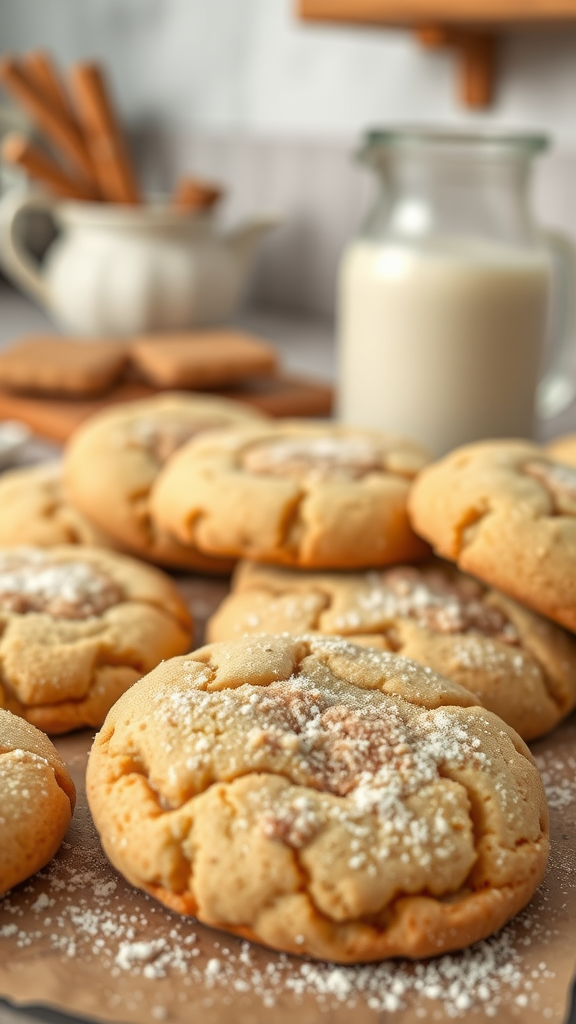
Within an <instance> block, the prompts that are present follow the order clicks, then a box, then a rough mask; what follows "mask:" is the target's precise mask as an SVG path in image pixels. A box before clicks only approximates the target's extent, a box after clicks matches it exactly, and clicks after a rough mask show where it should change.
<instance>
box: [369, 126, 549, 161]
mask: <svg viewBox="0 0 576 1024" xmlns="http://www.w3.org/2000/svg"><path fill="white" fill-rule="evenodd" d="M549 144H550V139H549V137H548V136H547V135H545V134H544V133H543V132H521V131H519V132H501V133H500V132H481V131H480V132H475V131H466V130H463V131H459V130H458V129H457V128H426V127H416V126H415V127H398V128H371V129H369V130H368V131H366V132H365V134H364V137H363V140H362V145H361V149H360V155H361V156H362V155H364V154H365V153H367V152H370V150H372V149H373V148H374V149H377V148H380V147H384V146H388V147H390V148H396V149H402V150H410V149H416V148H419V147H420V146H422V145H423V146H426V147H427V148H428V147H429V148H436V149H437V150H438V151H440V152H441V151H442V150H443V149H446V150H449V149H452V150H454V149H459V150H470V151H473V152H476V153H477V152H478V150H482V151H483V152H484V153H486V154H487V155H488V154H491V155H494V156H496V155H499V154H504V153H508V154H511V153H512V152H515V153H516V154H517V155H519V156H533V155H535V154H536V153H541V152H543V151H544V150H545V149H547V148H548V146H549Z"/></svg>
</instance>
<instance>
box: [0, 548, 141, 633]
mask: <svg viewBox="0 0 576 1024" xmlns="http://www.w3.org/2000/svg"><path fill="white" fill-rule="evenodd" d="M121 600H122V593H121V590H120V588H119V587H118V586H117V584H116V583H115V582H114V581H113V580H112V579H110V577H109V576H107V575H106V573H104V572H102V570H100V569H98V568H96V566H94V565H91V564H90V563H89V562H83V561H82V560H81V559H74V561H66V562H58V561H56V560H55V559H54V558H53V557H51V556H50V553H49V552H44V551H40V550H38V549H35V548H15V549H13V550H6V551H3V552H1V553H0V612H1V611H2V610H5V611H8V612H14V613H16V614H18V615H25V614H27V613H30V612H43V613H44V614H46V615H50V616H51V617H52V618H59V619H60V618H61V619H87V618H89V617H91V616H93V615H100V614H101V613H102V612H103V611H105V610H106V609H107V608H109V607H111V606H112V605H113V604H117V603H118V602H119V601H121Z"/></svg>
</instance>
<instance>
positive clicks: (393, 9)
mask: <svg viewBox="0 0 576 1024" xmlns="http://www.w3.org/2000/svg"><path fill="white" fill-rule="evenodd" d="M299 3H300V15H301V17H303V18H308V19H310V20H312V21H344V22H355V23H356V24H368V25H397V26H404V27H406V26H412V27H414V26H416V25H422V24H434V25H438V24H439V25H465V26H478V27H482V28H484V29H486V28H487V27H489V26H492V27H495V28H501V27H502V26H505V25H518V24H519V23H522V24H525V25H526V24H535V25H538V24H542V23H554V22H568V21H576V0H299Z"/></svg>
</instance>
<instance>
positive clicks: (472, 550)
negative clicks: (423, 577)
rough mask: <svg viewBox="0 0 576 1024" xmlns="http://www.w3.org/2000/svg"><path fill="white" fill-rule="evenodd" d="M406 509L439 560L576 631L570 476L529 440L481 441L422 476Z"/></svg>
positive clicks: (575, 517)
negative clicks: (454, 565) (454, 566)
mask: <svg viewBox="0 0 576 1024" xmlns="http://www.w3.org/2000/svg"><path fill="white" fill-rule="evenodd" d="M409 509H410V516H411V520H412V524H413V526H414V529H415V530H416V531H417V532H418V533H419V534H421V536H422V537H425V538H426V540H429V541H430V543H431V544H432V545H433V547H434V548H435V550H436V551H437V553H438V554H439V555H443V556H444V558H448V559H451V560H452V561H454V562H456V563H457V564H458V566H459V567H460V568H461V569H463V570H464V571H465V572H470V573H472V575H473V576H477V577H478V578H479V579H481V580H483V581H484V582H485V583H488V584H490V586H493V587H496V588H497V589H498V590H503V591H504V593H506V594H508V595H509V596H510V597H514V598H516V600H518V601H520V602H521V603H522V604H526V605H528V606H529V607H530V608H533V609H534V610H535V611H537V612H540V613H541V614H542V615H546V616H547V617H548V618H550V619H554V621H555V622H558V623H560V625H562V626H567V628H568V629H571V630H576V470H574V469H570V467H568V466H564V465H562V464H560V463H558V462H554V461H553V460H552V459H551V458H550V457H549V456H548V455H547V453H546V451H545V450H544V449H543V448H540V447H538V445H535V444H531V443H530V442H528V441H481V442H479V443H476V444H471V445H465V446H464V447H462V448H457V449H456V450H455V451H453V452H451V453H450V454H449V455H447V456H446V457H445V458H444V459H441V460H440V461H439V462H435V463H434V464H433V465H431V466H429V467H428V468H427V469H425V470H424V472H423V473H422V474H421V476H420V477H419V478H418V480H417V481H416V482H415V484H414V487H413V488H412V491H411V494H410V498H409Z"/></svg>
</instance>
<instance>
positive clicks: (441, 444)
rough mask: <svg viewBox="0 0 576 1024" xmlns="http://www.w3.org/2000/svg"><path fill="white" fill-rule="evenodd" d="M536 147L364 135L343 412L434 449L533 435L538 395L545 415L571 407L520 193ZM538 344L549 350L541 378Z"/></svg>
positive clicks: (409, 133) (539, 251) (342, 315)
mask: <svg viewBox="0 0 576 1024" xmlns="http://www.w3.org/2000/svg"><path fill="white" fill-rule="evenodd" d="M545 145H546V139H544V138H543V137H542V136H534V135H518V136H516V135H514V136H495V135H471V134H461V133H458V132H435V131H413V130H408V129H406V130H396V129H395V130H392V131H381V132H371V133H369V134H368V136H367V139H366V141H365V144H364V147H363V149H362V151H361V153H360V156H361V158H362V159H363V160H364V162H365V163H367V164H368V165H369V166H370V168H371V169H372V170H373V171H375V173H376V176H377V180H378V182H379V186H380V187H379V190H378V192H377V195H376V200H375V203H374V205H373V207H372V209H371V211H370V213H369V216H368V218H367V220H366V223H365V224H364V225H363V227H362V230H361V231H360V233H359V235H358V237H356V238H354V239H353V240H352V241H351V242H350V243H349V245H348V246H347V247H346V249H345V251H344V253H343V256H342V259H341V263H340V269H339V276H338V289H337V321H338V394H337V403H338V415H339V417H340V418H341V419H342V420H344V421H346V422H349V423H351V424H358V425H359V426H365V427H373V428H378V429H382V430H387V431H393V432H396V433H401V434H404V435H407V436H409V437H412V438H414V439H415V440H416V441H420V442H421V443H422V444H424V445H426V446H427V447H428V448H429V449H430V450H431V452H432V453H433V454H434V455H441V454H443V453H444V452H446V451H448V450H449V449H451V448H453V447H456V446H457V445H460V444H465V443H467V442H470V441H474V440H480V439H482V438H488V437H532V436H533V435H534V429H535V418H536V406H537V401H536V396H537V394H538V399H539V400H540V399H541V398H542V395H544V397H545V398H547V402H546V403H545V404H546V408H547V410H548V412H549V413H556V412H559V411H561V407H562V405H565V404H567V401H568V400H569V398H570V396H571V395H572V394H573V392H574V388H573V382H571V381H569V382H566V381H565V380H564V378H563V377H562V374H563V373H565V371H564V369H563V367H565V366H566V360H565V359H564V355H565V354H566V344H567V342H568V341H569V340H570V339H568V338H564V339H562V338H561V337H560V332H558V334H559V337H558V338H557V339H556V342H555V343H554V344H553V345H548V344H546V345H545V342H547V335H548V333H549V332H548V324H549V319H550V318H549V308H550V296H551V293H552V292H551V282H552V259H551V251H550V246H549V244H548V242H547V241H546V240H545V238H544V234H543V232H542V230H541V229H540V228H539V226H538V225H537V224H536V223H535V222H534V220H533V218H532V214H531V209H530V202H529V192H528V186H529V180H530V167H531V162H532V158H533V157H534V155H535V154H536V153H538V152H539V151H541V150H542V149H543V148H544V147H545ZM562 244H563V246H564V248H566V247H567V243H565V242H563V243H562ZM556 319H557V321H558V323H560V322H561V319H562V318H561V317H557V318H556ZM559 341H563V343H564V344H563V348H561V347H560V346H559V345H558V344H557V342H559ZM557 348H558V349H560V351H558V352H556V349H557ZM545 350H546V352H550V353H552V356H553V357H554V358H550V360H549V365H548V372H547V375H546V376H545V377H544V380H541V379H540V378H541V376H542V371H543V365H544V354H545ZM549 384H550V388H549V389H548V392H546V388H548V385H549Z"/></svg>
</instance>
